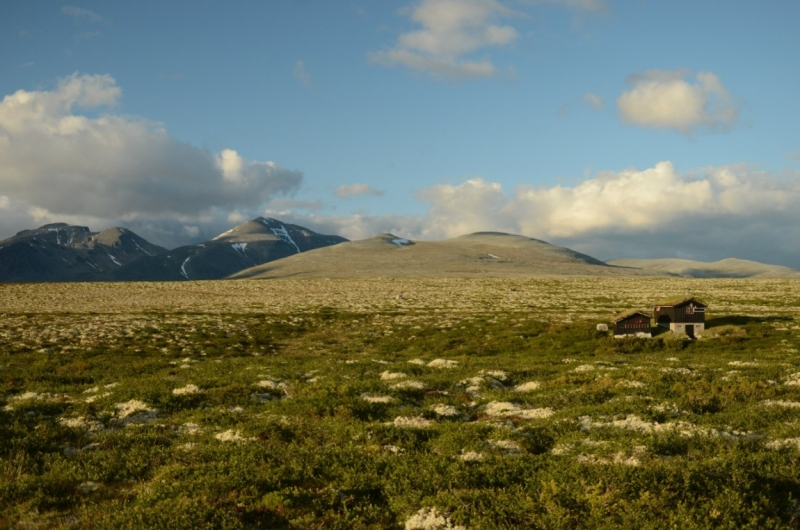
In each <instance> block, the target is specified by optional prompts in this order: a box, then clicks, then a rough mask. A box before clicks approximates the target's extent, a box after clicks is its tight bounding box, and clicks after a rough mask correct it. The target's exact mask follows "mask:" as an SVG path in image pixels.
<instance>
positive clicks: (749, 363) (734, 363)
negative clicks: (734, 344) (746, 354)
mask: <svg viewBox="0 0 800 530" xmlns="http://www.w3.org/2000/svg"><path fill="white" fill-rule="evenodd" d="M728 366H744V367H753V366H758V363H757V362H754V361H731V362H729V363H728Z"/></svg>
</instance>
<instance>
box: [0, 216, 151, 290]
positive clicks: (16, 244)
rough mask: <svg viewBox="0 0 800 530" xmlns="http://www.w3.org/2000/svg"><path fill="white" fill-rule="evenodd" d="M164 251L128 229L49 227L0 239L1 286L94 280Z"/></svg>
mask: <svg viewBox="0 0 800 530" xmlns="http://www.w3.org/2000/svg"><path fill="white" fill-rule="evenodd" d="M165 250H166V249H165V248H163V247H159V246H158V245H154V244H152V243H150V242H148V241H146V240H145V239H144V238H142V237H140V236H138V235H136V234H135V233H133V232H131V231H130V230H128V229H126V228H119V227H114V228H108V229H106V230H103V231H102V232H92V231H90V230H89V229H88V228H87V227H85V226H73V225H68V224H66V223H51V224H46V225H44V226H41V227H39V228H35V229H33V230H23V231H21V232H18V233H17V234H16V235H15V236H13V237H10V238H8V239H5V240H3V241H0V282H52V281H61V282H66V281H90V280H95V279H97V278H98V277H100V276H102V275H103V274H106V273H108V272H110V271H114V270H116V269H119V268H120V267H123V266H125V265H126V264H128V263H130V262H132V261H134V260H136V259H137V258H140V257H143V256H153V255H156V254H159V253H161V252H164V251H165Z"/></svg>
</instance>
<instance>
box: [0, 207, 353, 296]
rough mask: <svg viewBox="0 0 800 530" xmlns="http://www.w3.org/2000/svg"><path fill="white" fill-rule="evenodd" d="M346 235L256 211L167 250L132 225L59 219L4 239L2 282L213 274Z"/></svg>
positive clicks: (330, 242) (179, 277) (226, 273)
mask: <svg viewBox="0 0 800 530" xmlns="http://www.w3.org/2000/svg"><path fill="white" fill-rule="evenodd" d="M343 241H347V240H346V239H345V238H343V237H339V236H326V235H321V234H317V233H316V232H313V231H311V230H308V229H307V228H303V227H302V226H297V225H293V224H288V223H286V224H285V223H282V222H281V221H278V220H276V219H271V218H265V217H258V218H256V219H253V220H251V221H247V222H246V223H243V224H241V225H239V226H237V227H235V228H233V229H231V230H228V231H227V232H225V233H224V234H220V235H219V236H217V237H215V238H214V239H212V240H210V241H206V242H204V243H199V244H197V245H187V246H183V247H179V248H176V249H173V250H167V249H165V248H163V247H159V246H157V245H153V244H152V243H149V242H148V241H146V240H145V239H144V238H142V237H140V236H138V235H136V234H134V233H133V232H131V231H130V230H128V229H126V228H109V229H107V230H103V231H102V232H99V233H98V232H91V231H90V230H89V229H88V228H87V227H85V226H70V225H67V224H65V223H55V224H48V225H44V226H42V227H40V228H37V229H35V230H23V231H22V232H19V233H18V234H16V235H15V236H13V237H10V238H8V239H6V240H3V241H0V282H50V281H60V282H69V281H136V280H138V281H181V280H183V281H185V280H212V279H220V278H225V277H227V276H230V275H231V274H233V273H235V272H238V271H240V270H242V269H246V268H248V267H253V266H256V265H260V264H262V263H265V262H267V261H271V260H275V259H280V258H284V257H286V256H291V255H293V254H297V253H300V252H305V251H307V250H311V249H314V248H318V247H322V246H327V245H335V244H337V243H341V242H343Z"/></svg>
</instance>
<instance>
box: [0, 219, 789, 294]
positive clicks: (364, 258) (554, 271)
mask: <svg viewBox="0 0 800 530" xmlns="http://www.w3.org/2000/svg"><path fill="white" fill-rule="evenodd" d="M550 275H582V276H683V277H695V278H800V271H798V270H795V269H790V268H788V267H781V266H779V265H767V264H764V263H758V262H755V261H748V260H741V259H734V258H729V259H725V260H721V261H717V262H713V263H705V262H699V261H690V260H683V259H653V260H644V259H615V260H610V261H607V262H603V261H600V260H598V259H595V258H593V257H591V256H588V255H586V254H581V253H580V252H576V251H574V250H571V249H568V248H565V247H559V246H555V245H551V244H549V243H547V242H545V241H540V240H538V239H532V238H529V237H524V236H518V235H512V234H505V233H500V232H476V233H474V234H467V235H464V236H459V237H455V238H452V239H446V240H443V241H412V240H409V239H405V238H401V237H397V236H395V235H393V234H388V233H385V234H379V235H377V236H374V237H371V238H368V239H363V240H360V241H348V240H347V239H345V238H343V237H340V236H335V235H323V234H318V233H316V232H314V231H312V230H309V229H307V228H304V227H302V226H298V225H294V224H289V223H283V222H282V221H279V220H277V219H273V218H269V217H257V218H255V219H252V220H250V221H247V222H245V223H243V224H241V225H239V226H236V227H234V228H232V229H231V230H228V231H227V232H225V233H223V234H220V235H218V236H217V237H215V238H213V239H211V240H209V241H205V242H203V243H198V244H196V245H186V246H182V247H178V248H175V249H172V250H167V249H165V248H162V247H159V246H158V245H154V244H152V243H149V242H148V241H146V240H145V239H144V238H142V237H140V236H138V235H136V234H135V233H133V232H131V231H130V230H128V229H126V228H119V227H115V228H109V229H106V230H103V231H102V232H92V231H90V230H89V229H88V228H87V227H85V226H71V225H68V224H65V223H53V224H47V225H44V226H42V227H40V228H37V229H34V230H23V231H22V232H19V233H17V234H16V235H15V236H13V237H10V238H8V239H6V240H3V241H0V282H49V281H60V282H68V281H187V280H213V279H221V278H237V279H244V278H259V279H260V278H287V277H291V278H321V277H329V278H353V277H449V276H453V277H496V276H500V277H514V276H516V277H519V276H550Z"/></svg>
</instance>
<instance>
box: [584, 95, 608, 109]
mask: <svg viewBox="0 0 800 530" xmlns="http://www.w3.org/2000/svg"><path fill="white" fill-rule="evenodd" d="M583 102H584V103H586V104H587V105H589V106H590V107H592V108H593V109H598V110H599V109H602V108H603V105H604V104H605V102H604V101H603V98H602V97H600V96H598V95H597V94H592V93H591V92H587V93H586V94H585V95H584V96H583Z"/></svg>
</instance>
